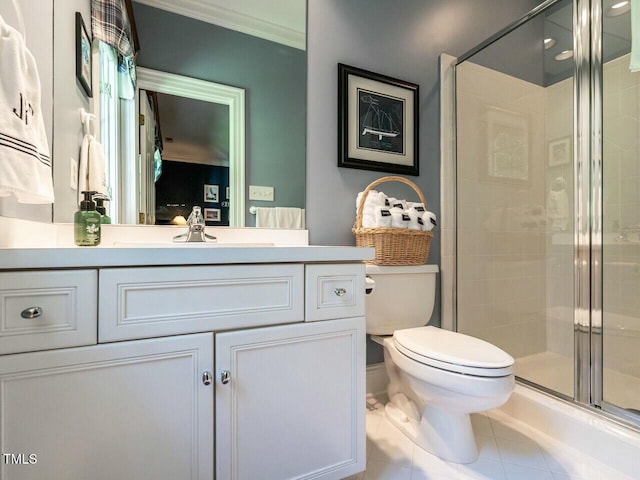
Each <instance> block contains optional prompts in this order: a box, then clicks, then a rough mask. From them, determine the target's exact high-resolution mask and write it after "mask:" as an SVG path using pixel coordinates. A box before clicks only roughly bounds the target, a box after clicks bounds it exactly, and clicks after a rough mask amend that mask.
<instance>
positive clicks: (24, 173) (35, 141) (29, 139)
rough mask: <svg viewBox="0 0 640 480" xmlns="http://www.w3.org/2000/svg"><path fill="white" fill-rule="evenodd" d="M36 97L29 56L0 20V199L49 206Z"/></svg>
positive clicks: (50, 190) (47, 166)
mask: <svg viewBox="0 0 640 480" xmlns="http://www.w3.org/2000/svg"><path fill="white" fill-rule="evenodd" d="M41 95H42V92H41V89H40V77H39V75H38V69H37V67H36V62H35V60H34V58H33V55H31V52H29V50H27V47H26V46H25V44H24V39H23V37H22V35H20V33H19V32H18V31H17V30H15V29H14V28H12V27H11V26H9V25H8V24H6V23H5V22H4V20H3V19H2V17H0V196H8V195H15V197H16V198H17V200H18V201H19V202H22V203H53V179H52V172H51V157H50V156H49V144H48V142H47V135H46V132H45V128H44V119H43V117H42V111H41Z"/></svg>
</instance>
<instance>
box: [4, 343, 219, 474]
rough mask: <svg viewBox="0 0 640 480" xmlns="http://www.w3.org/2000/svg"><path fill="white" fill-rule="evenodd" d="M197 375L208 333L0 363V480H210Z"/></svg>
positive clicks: (208, 428)
mask: <svg viewBox="0 0 640 480" xmlns="http://www.w3.org/2000/svg"><path fill="white" fill-rule="evenodd" d="M207 372H209V373H211V372H213V334H211V333H205V334H196V335H184V336H179V337H166V338H158V339H152V340H140V341H130V342H120V343H110V344H105V345H96V346H92V347H80V348H68V349H60V350H49V351H43V352H35V353H25V354H15V355H7V356H4V357H0V392H1V393H2V402H1V404H0V418H2V422H0V429H1V432H0V451H1V452H2V453H3V454H13V455H15V456H16V457H14V458H16V459H17V458H18V457H17V456H20V455H21V456H22V457H21V459H20V461H17V462H16V464H13V463H12V461H9V462H7V461H6V460H5V461H2V462H0V478H2V479H6V480H22V479H24V480H69V479H91V480H113V479H137V480H142V479H145V480H147V479H148V480H152V479H153V480H160V479H164V480H176V479H181V480H182V479H184V480H211V479H212V478H213V389H214V385H213V383H209V382H208V380H207V379H208V378H209V377H207V375H208V373H207ZM203 376H204V378H203ZM203 379H204V380H206V381H203ZM205 383H209V384H208V385H206V384H205ZM31 455H35V457H34V456H31ZM30 456H31V457H30ZM34 459H35V462H34V463H31V464H29V461H30V460H34ZM25 463H26V464H25Z"/></svg>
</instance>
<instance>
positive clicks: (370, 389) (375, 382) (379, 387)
mask: <svg viewBox="0 0 640 480" xmlns="http://www.w3.org/2000/svg"><path fill="white" fill-rule="evenodd" d="M388 384H389V377H388V376H387V370H386V369H385V366H384V363H374V364H372V365H367V397H376V396H382V395H386V394H387V385H388Z"/></svg>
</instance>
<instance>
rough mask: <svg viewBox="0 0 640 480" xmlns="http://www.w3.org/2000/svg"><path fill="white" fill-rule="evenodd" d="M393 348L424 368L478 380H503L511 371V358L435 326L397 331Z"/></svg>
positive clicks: (468, 337) (489, 346) (478, 342)
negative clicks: (462, 374)
mask: <svg viewBox="0 0 640 480" xmlns="http://www.w3.org/2000/svg"><path fill="white" fill-rule="evenodd" d="M393 339H394V344H395V346H396V348H397V349H398V350H399V351H400V352H402V353H403V354H405V355H407V356H408V357H410V358H412V359H413V360H416V361H418V362H420V363H424V364H425V365H430V366H432V367H436V368H441V369H443V370H448V371H451V372H456V373H464V374H467V375H476V376H480V377H503V376H506V375H510V374H512V373H513V372H514V360H513V357H512V356H511V355H509V354H508V353H506V352H504V351H503V350H501V349H499V348H498V347H496V346H495V345H492V344H490V343H488V342H485V341H484V340H480V339H479V338H474V337H470V336H468V335H464V334H462V333H457V332H451V331H449V330H444V329H441V328H437V327H418V328H407V329H405V330H396V332H395V333H394V334H393Z"/></svg>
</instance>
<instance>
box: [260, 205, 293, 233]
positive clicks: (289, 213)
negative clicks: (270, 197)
mask: <svg viewBox="0 0 640 480" xmlns="http://www.w3.org/2000/svg"><path fill="white" fill-rule="evenodd" d="M256 227H261V228H304V227H305V221H304V208H294V207H275V208H273V207H257V208H256Z"/></svg>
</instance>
